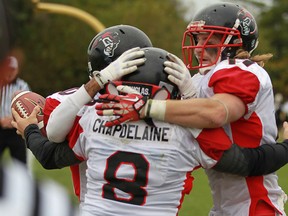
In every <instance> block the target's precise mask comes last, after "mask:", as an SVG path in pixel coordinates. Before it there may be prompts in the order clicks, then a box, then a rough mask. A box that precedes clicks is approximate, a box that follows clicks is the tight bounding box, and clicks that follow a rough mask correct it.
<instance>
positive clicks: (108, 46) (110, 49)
mask: <svg viewBox="0 0 288 216" xmlns="http://www.w3.org/2000/svg"><path fill="white" fill-rule="evenodd" d="M99 42H102V43H103V45H104V49H103V52H104V54H105V55H106V56H108V57H113V56H114V52H115V50H116V48H117V47H118V45H119V43H120V38H119V34H118V33H117V32H107V33H105V34H103V35H102V36H101V38H100V39H99Z"/></svg>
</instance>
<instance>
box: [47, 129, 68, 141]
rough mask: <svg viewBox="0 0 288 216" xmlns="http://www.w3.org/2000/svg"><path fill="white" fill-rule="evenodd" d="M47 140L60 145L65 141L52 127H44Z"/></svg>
mask: <svg viewBox="0 0 288 216" xmlns="http://www.w3.org/2000/svg"><path fill="white" fill-rule="evenodd" d="M46 133H47V138H48V139H49V141H50V142H55V143H61V142H63V141H64V140H65V136H63V135H62V134H61V133H60V132H59V131H57V130H55V129H54V128H53V127H48V126H47V127H46Z"/></svg>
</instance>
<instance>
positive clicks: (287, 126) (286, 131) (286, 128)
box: [283, 121, 288, 139]
mask: <svg viewBox="0 0 288 216" xmlns="http://www.w3.org/2000/svg"><path fill="white" fill-rule="evenodd" d="M283 139H288V122H287V121H284V122H283Z"/></svg>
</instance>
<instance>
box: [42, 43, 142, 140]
mask: <svg viewBox="0 0 288 216" xmlns="http://www.w3.org/2000/svg"><path fill="white" fill-rule="evenodd" d="M143 56H144V51H143V50H140V48H139V47H135V48H132V49H130V50H127V51H125V52H124V53H123V54H122V55H121V56H120V57H119V58H118V59H117V60H115V61H114V62H112V63H111V64H110V65H108V66H107V67H106V68H104V69H103V70H101V71H100V72H99V71H94V73H93V74H94V77H93V78H92V79H91V80H90V81H88V83H87V84H85V85H83V86H82V87H81V88H80V89H78V90H77V91H76V92H75V93H73V94H71V95H70V96H68V97H67V99H65V100H64V101H63V102H62V103H61V104H59V105H58V106H57V107H56V108H55V110H53V112H52V113H51V115H50V118H49V121H48V123H47V126H46V132H47V137H48V139H49V140H50V141H53V142H57V143H58V142H62V141H64V140H65V137H66V136H67V134H68V133H69V131H70V130H71V128H72V126H73V122H74V120H75V117H76V115H77V113H78V111H79V110H80V109H81V107H83V106H84V105H85V104H86V103H88V102H90V101H91V100H92V98H94V96H95V95H96V94H97V92H99V91H100V90H101V89H102V88H103V87H104V85H105V84H107V83H108V82H109V81H114V80H118V79H120V78H121V77H122V76H124V75H126V74H129V73H132V72H134V71H136V70H137V66H138V65H141V64H143V63H144V62H145V60H146V59H145V58H144V57H143Z"/></svg>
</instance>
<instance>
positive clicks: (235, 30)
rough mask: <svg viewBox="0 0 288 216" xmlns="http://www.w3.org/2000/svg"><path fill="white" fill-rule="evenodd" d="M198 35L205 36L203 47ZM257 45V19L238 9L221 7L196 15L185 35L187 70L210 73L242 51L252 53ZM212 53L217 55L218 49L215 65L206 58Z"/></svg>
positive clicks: (229, 5)
mask: <svg viewBox="0 0 288 216" xmlns="http://www.w3.org/2000/svg"><path fill="white" fill-rule="evenodd" d="M198 35H206V41H204V42H203V41H202V42H201V43H200V42H199V41H198V40H197V36H198ZM213 38H218V39H219V40H218V42H217V43H215V42H211V40H212V41H213ZM257 44H258V30H257V24H256V22H255V20H254V17H253V16H252V15H251V14H250V13H249V12H248V11H247V10H245V9H244V8H241V7H240V6H238V5H235V4H232V3H225V4H223V3H222V4H215V5H211V6H209V7H207V8H205V9H203V10H201V11H200V12H199V13H198V14H196V16H195V17H194V19H193V20H192V22H191V23H190V24H189V25H188V27H187V30H186V31H185V32H184V35H183V40H182V53H183V57H184V63H185V64H186V66H187V68H188V69H192V70H194V69H201V68H203V69H204V68H206V69H209V68H211V67H212V66H214V65H215V64H217V63H218V62H220V61H222V60H225V59H227V58H234V57H235V55H236V51H237V50H238V49H239V48H242V49H243V50H245V51H248V52H249V53H252V52H253V50H254V49H255V48H256V47H257ZM211 49H214V52H215V49H218V50H217V52H216V53H217V54H216V57H215V59H214V60H213V61H210V62H209V63H207V62H205V55H207V52H208V54H209V50H211ZM196 51H197V52H196ZM205 52H206V54H204V53H205ZM197 53H198V54H197ZM199 53H200V54H199ZM194 60H196V61H197V63H198V64H196V63H195V62H194Z"/></svg>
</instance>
